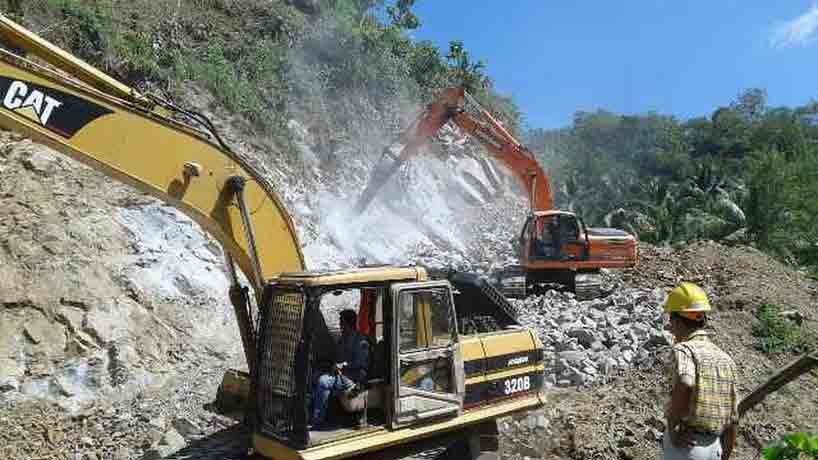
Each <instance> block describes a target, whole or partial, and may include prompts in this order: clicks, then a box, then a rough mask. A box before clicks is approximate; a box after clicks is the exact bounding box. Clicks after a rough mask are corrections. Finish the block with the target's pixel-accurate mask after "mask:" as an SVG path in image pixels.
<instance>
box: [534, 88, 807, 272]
mask: <svg viewBox="0 0 818 460" xmlns="http://www.w3.org/2000/svg"><path fill="white" fill-rule="evenodd" d="M766 97H767V96H766V92H765V91H764V90H761V89H756V88H753V89H749V90H747V91H744V92H742V93H741V94H739V95H738V96H737V97H736V100H735V101H733V102H732V103H731V104H729V105H728V106H725V107H719V108H717V109H716V110H714V111H713V112H712V113H711V115H710V116H709V117H699V118H693V119H690V120H687V121H682V120H678V119H676V118H674V117H670V116H665V115H659V114H656V113H647V114H642V115H619V114H615V113H611V112H607V111H604V110H599V111H596V112H577V113H576V115H575V116H574V121H573V123H572V125H571V126H570V127H569V128H565V129H560V130H553V131H549V130H538V131H533V132H531V133H530V136H529V144H530V146H531V147H532V148H533V149H534V150H535V151H537V152H538V153H539V154H540V158H541V159H542V161H543V163H544V164H545V165H546V167H548V168H549V169H550V170H551V172H552V175H553V176H554V177H553V179H554V181H555V182H556V183H558V184H560V185H559V186H558V187H557V190H556V192H557V193H556V195H557V199H558V203H559V204H560V206H561V207H564V208H567V209H571V210H575V211H580V212H581V213H582V214H583V217H584V218H585V220H586V221H589V222H590V223H594V224H602V223H606V224H609V225H618V226H621V227H623V228H626V229H628V230H631V231H634V232H636V233H638V234H639V237H640V238H641V239H643V240H646V241H650V242H654V243H660V244H661V243H664V244H673V243H680V242H685V241H690V240H694V239H715V240H725V241H728V242H750V243H752V244H755V245H757V246H758V247H760V248H762V249H764V250H767V251H769V252H771V253H773V254H776V255H778V256H780V257H782V258H784V259H786V260H789V261H791V262H796V263H801V264H806V265H812V266H815V265H818V231H816V226H815V222H818V118H816V113H818V110H816V104H815V103H811V104H808V105H806V106H803V107H797V108H787V107H769V106H768V105H767V102H766Z"/></svg>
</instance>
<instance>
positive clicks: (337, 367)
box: [335, 361, 347, 375]
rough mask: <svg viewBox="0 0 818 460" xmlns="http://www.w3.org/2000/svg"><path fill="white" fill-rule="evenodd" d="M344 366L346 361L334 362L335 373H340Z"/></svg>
mask: <svg viewBox="0 0 818 460" xmlns="http://www.w3.org/2000/svg"><path fill="white" fill-rule="evenodd" d="M345 367H347V362H346V361H344V362H342V363H335V373H336V374H339V375H340V374H341V373H342V371H343V370H344V368H345Z"/></svg>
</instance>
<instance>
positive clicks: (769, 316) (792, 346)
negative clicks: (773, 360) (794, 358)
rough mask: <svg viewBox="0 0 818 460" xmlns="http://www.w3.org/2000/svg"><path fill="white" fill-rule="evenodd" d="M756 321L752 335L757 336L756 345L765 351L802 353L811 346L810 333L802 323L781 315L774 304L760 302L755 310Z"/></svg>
mask: <svg viewBox="0 0 818 460" xmlns="http://www.w3.org/2000/svg"><path fill="white" fill-rule="evenodd" d="M756 317H757V318H758V323H756V324H755V325H754V326H753V335H755V336H756V337H757V338H758V346H759V348H760V349H761V350H762V351H763V352H765V353H771V354H772V353H785V352H792V353H802V352H805V351H808V350H809V349H810V347H811V346H812V340H811V334H810V332H809V331H808V330H807V329H806V328H804V327H803V326H802V325H800V324H797V323H795V322H793V321H791V320H789V319H786V318H784V317H782V316H781V311H780V310H779V308H778V306H777V305H775V304H768V303H765V304H762V305H761V306H759V307H758V311H757V312H756Z"/></svg>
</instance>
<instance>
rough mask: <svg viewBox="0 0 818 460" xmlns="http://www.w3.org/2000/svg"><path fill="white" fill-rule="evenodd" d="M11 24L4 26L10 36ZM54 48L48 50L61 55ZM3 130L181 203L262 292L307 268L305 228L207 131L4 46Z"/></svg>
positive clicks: (0, 64) (0, 56)
mask: <svg viewBox="0 0 818 460" xmlns="http://www.w3.org/2000/svg"><path fill="white" fill-rule="evenodd" d="M4 19H5V18H4ZM8 25H9V20H6V21H0V35H3V36H5V35H6V33H5V32H8V30H10V29H8V28H7V26H8ZM20 27H21V26H20ZM43 41H44V40H43ZM46 43H47V42H46ZM49 45H50V46H49V47H44V48H43V50H51V49H58V48H56V46H54V45H51V44H49ZM47 52H50V51H47ZM62 52H63V53H65V52H64V51H62ZM66 54H67V53H66ZM44 60H45V61H48V59H45V58H44ZM89 67H90V66H89ZM100 73H101V72H100ZM113 81H116V80H113ZM123 86H124V85H123ZM124 87H126V86H124ZM107 89H108V90H110V89H111V88H110V87H108V88H107ZM0 126H3V127H4V128H6V129H10V130H14V131H18V132H21V133H23V134H25V135H27V136H29V137H31V138H32V139H34V140H36V141H39V142H42V143H44V144H46V145H48V146H50V147H52V148H54V149H55V150H57V151H58V152H59V153H62V154H64V155H67V156H70V157H72V158H74V159H76V160H78V161H80V162H83V163H85V164H86V165H88V166H90V167H92V168H93V169H96V170H98V171H100V172H103V173H104V174H106V175H108V176H109V177H111V178H113V179H115V180H118V181H120V182H123V183H125V184H128V185H130V186H133V187H134V188H136V189H137V190H140V191H142V192H145V193H148V194H150V195H152V196H154V197H156V198H159V199H160V200H162V201H165V202H166V203H168V204H170V205H172V206H174V207H176V208H177V209H179V210H180V211H181V212H183V213H184V214H186V215H187V216H189V217H190V218H192V219H193V220H194V221H196V222H197V223H198V224H199V225H201V226H202V227H203V228H204V229H205V230H206V231H208V233H210V234H211V235H212V236H214V237H215V238H216V239H217V240H218V241H219V242H220V243H221V244H222V245H223V247H224V248H225V251H226V252H227V254H229V255H230V256H231V257H232V258H233V259H234V260H235V262H236V263H237V264H238V266H239V267H240V268H241V269H242V271H243V272H244V273H246V274H247V275H248V278H249V279H250V281H251V283H252V284H253V287H254V289H255V291H256V295H257V296H260V295H261V292H262V290H263V289H262V288H263V286H262V284H263V283H264V282H265V281H266V280H269V279H273V278H275V277H276V276H277V275H278V274H279V273H282V272H293V271H300V270H303V269H304V267H305V264H304V258H303V255H302V253H301V248H300V244H299V242H298V238H297V235H296V232H295V227H294V225H293V223H292V220H291V218H290V216H289V214H288V213H287V211H286V209H285V208H284V206H283V205H282V203H281V201H280V199H279V198H278V196H277V195H276V193H275V191H274V188H273V186H272V184H271V183H270V182H269V180H267V179H266V178H265V177H264V176H263V175H262V174H261V173H260V172H259V171H258V170H257V169H256V168H255V167H254V166H253V165H252V164H251V163H250V162H249V161H247V159H244V158H242V157H241V156H239V155H237V154H235V153H234V152H231V151H229V150H228V149H225V148H223V147H221V146H219V145H216V144H214V143H213V142H212V141H210V140H209V139H207V138H206V137H205V136H204V135H203V134H202V132H201V131H198V130H195V129H193V128H191V127H190V126H187V125H184V124H182V123H179V122H176V121H174V120H171V119H170V118H167V117H165V116H163V115H162V114H161V113H158V112H155V111H146V110H145V108H144V107H141V106H139V105H135V104H134V103H132V102H131V101H129V100H124V99H121V98H118V97H116V96H114V95H112V94H110V93H109V92H105V91H104V90H102V89H99V88H96V87H92V86H88V85H87V84H85V83H83V82H81V81H77V79H72V78H67V77H66V76H65V75H62V74H61V73H60V72H57V71H54V70H52V69H49V68H47V67H44V66H41V65H39V64H36V63H34V62H32V61H30V60H27V59H25V58H22V57H20V56H18V55H16V54H13V53H10V52H8V51H6V50H2V49H0ZM235 177H240V178H242V179H243V180H244V188H243V192H242V196H243V197H244V198H245V200H246V204H247V212H246V213H245V214H243V213H242V212H241V209H239V206H237V203H236V196H235V195H234V193H233V192H234V191H233V190H231V189H230V187H229V184H230V183H231V181H230V180H231V178H235ZM233 182H235V181H233ZM243 218H244V220H243ZM247 219H250V221H249V223H250V224H251V226H252V229H253V230H254V234H255V237H256V238H257V240H258V241H257V242H256V245H255V246H256V248H257V253H256V254H254V253H253V252H254V251H253V250H252V246H253V245H252V244H251V242H250V241H248V235H247V233H248V232H247V229H246V227H245V225H244V221H245V220H247ZM254 260H257V261H258V264H254ZM254 265H258V270H255V268H254ZM256 272H258V274H259V275H260V276H253V274H254V273H256Z"/></svg>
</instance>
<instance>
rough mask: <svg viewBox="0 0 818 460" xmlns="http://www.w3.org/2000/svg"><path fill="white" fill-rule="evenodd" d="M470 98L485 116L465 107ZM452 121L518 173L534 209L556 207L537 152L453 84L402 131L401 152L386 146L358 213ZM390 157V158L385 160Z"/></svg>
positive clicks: (364, 193)
mask: <svg viewBox="0 0 818 460" xmlns="http://www.w3.org/2000/svg"><path fill="white" fill-rule="evenodd" d="M466 100H468V101H469V102H470V103H471V104H472V105H474V106H475V107H477V108H478V111H479V113H480V117H481V118H483V119H484V120H481V119H479V118H477V117H475V116H474V115H472V114H470V113H469V112H467V111H465V110H464V109H463V104H464V101H466ZM449 121H452V122H454V123H455V124H456V125H457V126H458V127H460V128H461V129H463V130H464V131H465V132H466V133H468V134H469V135H471V136H472V137H474V138H476V139H477V140H478V141H479V142H480V143H481V144H482V145H483V146H484V147H485V148H486V149H487V150H488V151H489V152H490V153H491V154H492V156H493V157H494V158H495V159H497V160H498V161H500V163H501V164H502V165H503V166H505V167H506V168H508V169H509V170H510V171H511V172H512V173H513V174H514V175H515V176H516V177H517V179H518V180H519V181H520V183H521V184H522V186H523V188H524V189H525V191H526V193H527V194H528V198H529V206H530V210H531V211H532V212H535V211H543V210H550V209H553V208H554V203H553V199H552V197H551V183H550V181H549V179H548V175H547V174H546V173H545V171H544V170H543V169H542V167H541V166H540V164H539V162H538V161H537V159H536V157H535V156H534V154H533V153H532V152H531V151H530V150H529V149H528V148H526V147H525V146H524V145H523V144H522V143H521V142H520V141H518V140H517V139H516V138H515V137H514V136H513V135H512V134H511V133H509V132H508V130H507V129H506V128H505V127H504V126H503V124H502V123H501V122H500V121H499V120H497V119H496V118H495V117H494V116H493V115H492V114H491V113H489V111H488V110H486V109H484V108H483V107H482V106H481V105H480V104H479V103H478V102H477V101H476V100H475V99H474V97H472V96H471V95H470V94H469V93H468V92H467V91H466V90H465V88H462V87H452V88H447V89H445V90H444V91H443V92H442V93H441V95H440V96H439V97H438V98H437V100H436V101H435V102H433V103H431V104H429V105H428V106H427V107H426V109H425V110H424V111H423V112H422V113H421V114H420V115H419V116H418V117H417V118H416V119H415V120H414V122H413V123H412V124H411V125H410V126H409V128H407V130H406V131H404V132H403V133H402V134H401V136H400V138H399V140H398V142H399V143H400V144H402V145H403V147H402V148H401V149H400V153H399V154H398V155H397V156H395V155H394V154H393V152H391V151H390V149H391V146H390V147H388V148H387V149H386V151H385V153H384V155H383V156H382V158H381V160H380V161H379V163H378V164H377V165H376V166H375V168H374V169H373V171H372V173H371V175H370V179H369V182H368V183H367V185H366V186H365V187H364V191H363V192H362V193H361V197H360V198H359V199H358V203H357V204H356V206H355V210H356V213H358V214H360V213H361V212H363V211H364V209H365V208H366V207H367V206H368V205H369V203H370V202H371V201H372V199H373V198H374V196H375V194H376V193H377V191H378V190H379V189H380V188H381V187H382V186H383V185H384V184H386V182H387V181H388V180H389V178H390V177H391V176H392V175H393V174H394V173H395V172H396V171H397V170H398V168H400V167H401V166H402V165H403V164H404V163H405V162H406V161H407V160H409V158H411V157H413V156H415V155H417V154H418V153H419V152H420V150H421V148H422V147H423V146H424V145H426V143H427V142H428V140H429V139H430V138H432V137H433V136H434V135H435V134H437V132H438V131H439V130H440V128H442V127H443V125H445V124H446V123H448V122H449ZM387 159H388V161H385V160H387Z"/></svg>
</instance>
